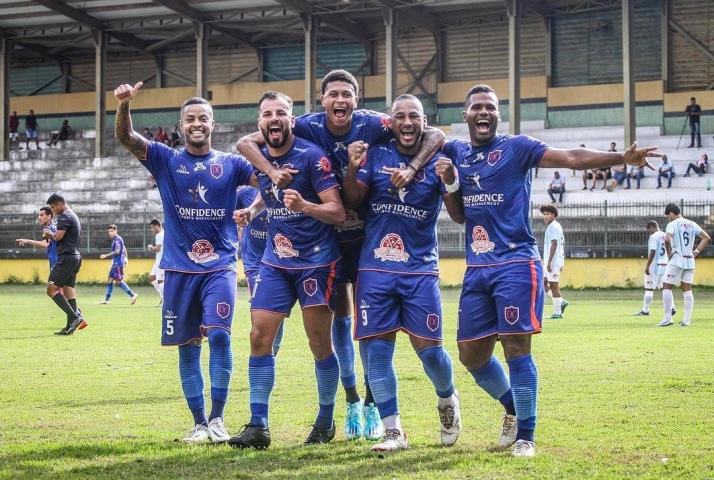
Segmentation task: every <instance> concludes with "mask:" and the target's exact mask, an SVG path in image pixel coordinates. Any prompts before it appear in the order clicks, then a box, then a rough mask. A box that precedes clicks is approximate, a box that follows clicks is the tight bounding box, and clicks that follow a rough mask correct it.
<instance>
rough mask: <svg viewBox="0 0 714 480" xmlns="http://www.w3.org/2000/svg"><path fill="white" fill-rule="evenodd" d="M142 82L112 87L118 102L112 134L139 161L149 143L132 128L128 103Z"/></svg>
mask: <svg viewBox="0 0 714 480" xmlns="http://www.w3.org/2000/svg"><path fill="white" fill-rule="evenodd" d="M143 84H144V82H139V83H137V84H136V85H134V86H133V87H132V86H131V85H128V84H124V85H119V86H118V87H117V88H115V89H114V97H115V98H116V99H117V101H118V102H119V105H117V114H116V118H115V120H114V134H115V135H116V137H117V139H118V140H119V143H121V144H122V145H124V147H126V149H127V150H129V153H131V154H132V155H134V156H135V157H136V158H137V160H141V161H143V160H146V147H147V146H148V145H149V141H148V140H147V139H145V138H144V137H143V136H142V135H141V134H140V133H139V132H137V131H135V130H134V127H133V126H132V123H131V114H130V113H129V103H130V102H131V101H132V100H133V99H134V97H136V94H137V92H138V91H139V89H140V88H141V86H142V85H143Z"/></svg>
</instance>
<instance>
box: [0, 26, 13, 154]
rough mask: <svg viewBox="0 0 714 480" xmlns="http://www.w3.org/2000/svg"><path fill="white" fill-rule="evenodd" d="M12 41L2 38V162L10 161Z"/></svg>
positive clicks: (0, 78) (0, 105) (0, 48)
mask: <svg viewBox="0 0 714 480" xmlns="http://www.w3.org/2000/svg"><path fill="white" fill-rule="evenodd" d="M11 51H12V41H11V40H10V39H9V38H5V37H2V38H0V57H2V58H0V155H1V156H2V157H1V158H0V160H9V159H10V141H9V139H8V136H9V134H8V130H9V128H8V127H9V120H8V117H9V115H10V52H11Z"/></svg>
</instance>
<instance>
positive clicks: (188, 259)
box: [142, 142, 253, 273]
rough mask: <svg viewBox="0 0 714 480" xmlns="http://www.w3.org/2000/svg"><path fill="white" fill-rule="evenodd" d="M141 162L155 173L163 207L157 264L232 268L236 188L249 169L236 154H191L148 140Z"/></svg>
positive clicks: (179, 267)
mask: <svg viewBox="0 0 714 480" xmlns="http://www.w3.org/2000/svg"><path fill="white" fill-rule="evenodd" d="M142 164H143V165H144V167H146V169H147V170H148V171H149V172H151V174H152V175H153V176H154V178H155V179H156V184H157V186H158V189H159V193H160V194H161V203H162V204H163V207H164V228H165V229H166V235H165V237H164V240H165V242H164V245H163V246H162V248H163V250H164V255H163V256H162V257H161V263H160V265H159V266H160V267H161V268H162V269H164V270H173V271H179V272H188V273H205V272H212V271H217V270H226V269H229V270H236V266H237V261H238V260H237V246H238V232H237V230H236V225H235V222H234V221H233V210H234V209H235V206H236V188H237V187H238V186H239V185H247V184H248V183H249V182H250V179H251V176H252V175H253V169H252V167H251V166H250V164H249V163H248V161H247V160H246V159H244V158H243V157H241V156H239V155H233V154H229V153H223V152H218V151H215V150H211V151H210V153H208V154H206V155H191V154H190V153H188V152H187V151H186V150H185V149H180V150H174V149H173V148H170V147H168V146H166V145H164V144H162V143H157V142H149V146H148V147H147V149H146V160H145V161H143V162H142Z"/></svg>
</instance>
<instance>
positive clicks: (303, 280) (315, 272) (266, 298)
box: [250, 261, 338, 316]
mask: <svg viewBox="0 0 714 480" xmlns="http://www.w3.org/2000/svg"><path fill="white" fill-rule="evenodd" d="M337 264H338V261H335V262H332V263H331V264H329V265H325V266H322V267H317V268H299V269H288V268H278V267H274V266H272V265H266V264H265V263H263V264H261V265H260V271H259V273H258V276H259V278H258V279H257V280H258V281H257V282H256V284H255V287H254V288H253V299H252V301H251V305H250V309H251V311H252V310H266V311H268V312H275V313H280V314H283V315H285V316H288V315H290V310H291V309H292V308H293V305H295V302H296V301H300V307H302V308H307V307H316V306H318V305H325V306H327V307H328V308H329V309H330V310H334V309H335V296H334V292H335V278H336V277H337V270H338V265H337Z"/></svg>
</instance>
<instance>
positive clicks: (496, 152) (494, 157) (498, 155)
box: [486, 150, 503, 167]
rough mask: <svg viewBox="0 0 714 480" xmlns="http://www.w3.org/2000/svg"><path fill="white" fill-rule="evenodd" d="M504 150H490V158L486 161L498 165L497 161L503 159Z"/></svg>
mask: <svg viewBox="0 0 714 480" xmlns="http://www.w3.org/2000/svg"><path fill="white" fill-rule="evenodd" d="M502 152H503V151H502V150H494V151H493V152H488V160H486V162H487V163H488V164H489V165H491V166H492V167H493V166H494V165H496V162H498V161H499V160H500V159H501V153H502Z"/></svg>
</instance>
